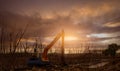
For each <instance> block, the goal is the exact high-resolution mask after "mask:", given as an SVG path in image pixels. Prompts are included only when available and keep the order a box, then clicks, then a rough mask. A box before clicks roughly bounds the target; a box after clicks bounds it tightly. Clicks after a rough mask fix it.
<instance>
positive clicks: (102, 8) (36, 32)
mask: <svg viewBox="0 0 120 71" xmlns="http://www.w3.org/2000/svg"><path fill="white" fill-rule="evenodd" d="M119 3H120V0H74V1H73V0H58V1H56V0H34V1H33V0H22V1H21V0H1V1H0V25H1V24H4V25H5V27H6V28H7V29H8V31H15V30H20V29H24V27H25V25H26V24H29V26H28V30H27V33H26V36H30V37H32V36H40V37H41V36H50V35H53V34H56V33H57V32H59V31H60V30H61V29H65V31H67V32H68V31H69V32H70V33H72V32H74V33H76V32H80V34H78V35H80V36H82V35H81V34H83V36H85V35H89V34H94V33H97V34H100V33H106V34H108V33H110V34H112V33H115V32H120V25H119V24H120V8H119V7H120V5H119ZM51 13H52V14H51ZM45 15H47V17H49V18H47V17H45ZM109 23H110V24H109ZM113 24H114V25H113ZM1 26H2V25H1ZM115 35H116V34H115ZM117 35H119V34H117ZM113 38H116V37H114V36H113ZM117 38H118V37H117ZM103 39H104V40H107V39H112V38H103ZM103 39H99V38H98V40H103ZM118 39H119V38H118ZM96 40H97V38H96Z"/></svg>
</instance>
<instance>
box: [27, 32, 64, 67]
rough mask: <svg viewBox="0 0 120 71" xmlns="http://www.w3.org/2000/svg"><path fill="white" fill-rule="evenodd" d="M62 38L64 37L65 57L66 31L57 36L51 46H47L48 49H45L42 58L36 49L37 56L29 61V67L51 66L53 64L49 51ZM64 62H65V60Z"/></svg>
mask: <svg viewBox="0 0 120 71" xmlns="http://www.w3.org/2000/svg"><path fill="white" fill-rule="evenodd" d="M60 37H62V55H63V54H64V48H63V47H64V31H62V33H59V34H57V36H56V37H55V38H54V40H53V41H52V42H51V43H50V44H49V45H47V47H46V48H45V49H44V51H43V53H42V55H41V58H40V57H38V56H37V51H36V50H37V49H35V54H34V55H33V56H32V57H31V58H30V59H29V60H28V62H27V65H28V66H29V67H33V66H36V67H41V66H50V65H51V63H50V62H49V60H48V57H47V53H48V50H49V49H50V48H51V47H52V46H53V45H54V44H55V42H56V41H57V40H59V39H60ZM62 58H63V57H62ZM62 61H63V62H64V60H62Z"/></svg>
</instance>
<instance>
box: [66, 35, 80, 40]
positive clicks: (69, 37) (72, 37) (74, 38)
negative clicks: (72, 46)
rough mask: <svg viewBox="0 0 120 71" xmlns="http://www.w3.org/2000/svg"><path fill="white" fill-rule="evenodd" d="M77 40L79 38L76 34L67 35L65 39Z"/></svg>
mask: <svg viewBox="0 0 120 71" xmlns="http://www.w3.org/2000/svg"><path fill="white" fill-rule="evenodd" d="M75 40H78V38H77V37H75V36H65V41H75Z"/></svg>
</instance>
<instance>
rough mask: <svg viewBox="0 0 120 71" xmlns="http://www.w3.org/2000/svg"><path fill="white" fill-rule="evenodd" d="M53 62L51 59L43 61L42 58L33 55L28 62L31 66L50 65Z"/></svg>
mask: <svg viewBox="0 0 120 71" xmlns="http://www.w3.org/2000/svg"><path fill="white" fill-rule="evenodd" d="M50 64H51V63H50V62H49V61H42V59H41V58H38V57H37V56H35V55H33V56H32V57H31V58H30V59H29V60H28V62H27V65H28V66H29V67H34V66H35V67H42V66H49V65H50Z"/></svg>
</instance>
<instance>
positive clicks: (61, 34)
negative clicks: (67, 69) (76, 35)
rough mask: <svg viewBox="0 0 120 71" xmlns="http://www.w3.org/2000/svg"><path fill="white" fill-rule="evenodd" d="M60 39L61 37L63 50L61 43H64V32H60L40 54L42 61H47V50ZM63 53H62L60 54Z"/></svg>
mask: <svg viewBox="0 0 120 71" xmlns="http://www.w3.org/2000/svg"><path fill="white" fill-rule="evenodd" d="M60 37H62V49H63V43H64V31H62V32H61V33H59V34H57V36H56V37H55V38H54V40H53V41H52V42H51V43H50V44H49V45H47V47H46V48H45V49H44V51H43V53H42V57H41V58H42V61H48V57H47V53H48V50H49V49H50V48H51V47H52V46H53V45H54V44H55V42H56V41H57V40H59V39H60ZM62 53H63V52H62Z"/></svg>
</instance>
